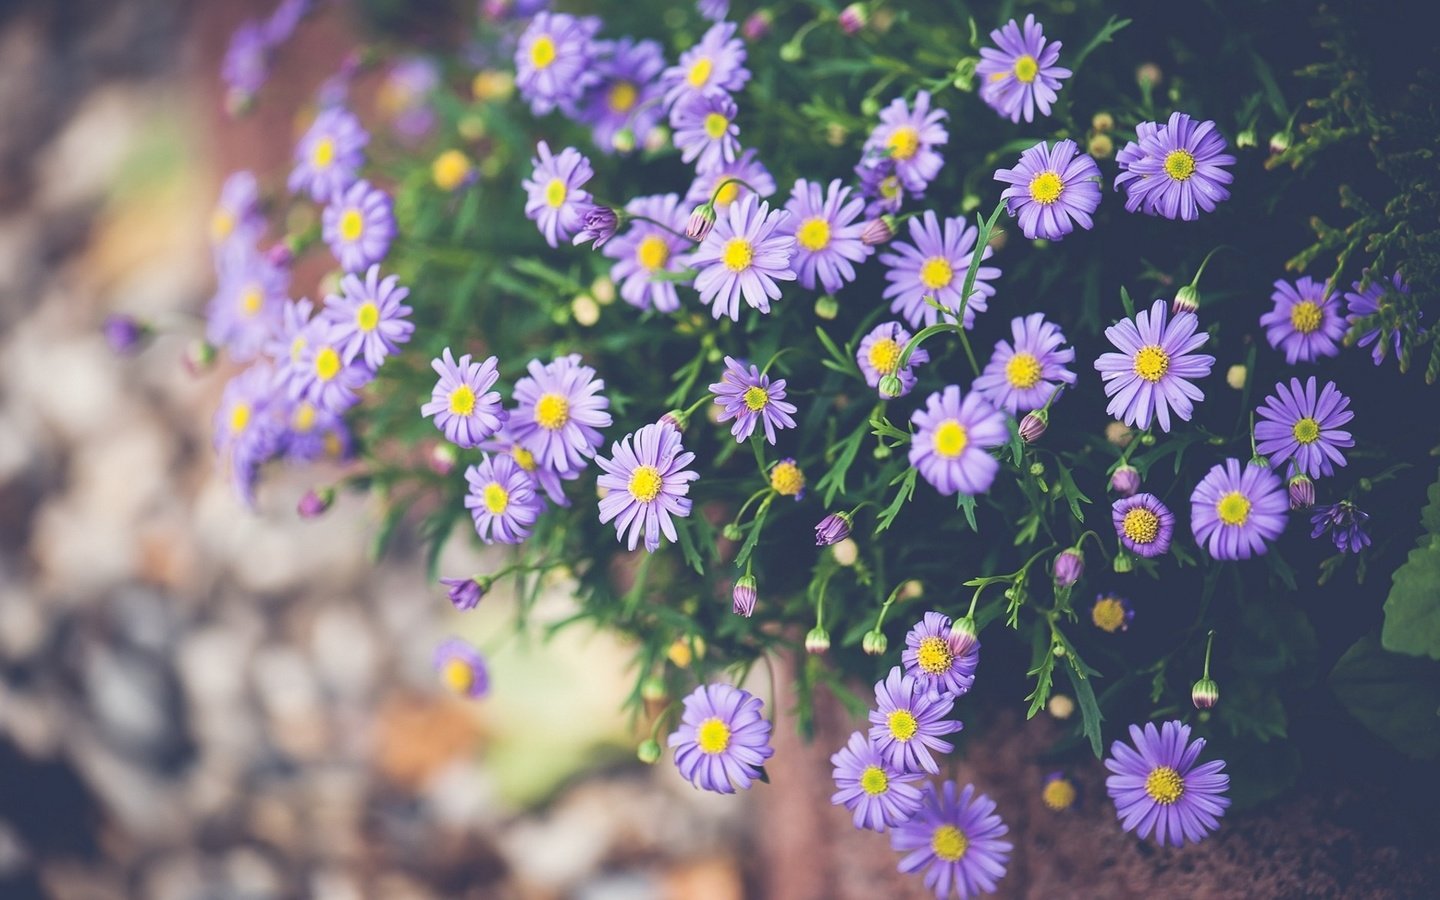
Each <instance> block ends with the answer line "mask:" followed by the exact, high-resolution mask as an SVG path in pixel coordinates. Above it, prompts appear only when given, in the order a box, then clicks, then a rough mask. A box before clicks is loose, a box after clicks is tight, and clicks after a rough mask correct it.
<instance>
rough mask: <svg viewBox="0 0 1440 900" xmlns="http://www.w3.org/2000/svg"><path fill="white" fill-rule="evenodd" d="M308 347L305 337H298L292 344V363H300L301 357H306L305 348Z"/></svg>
mask: <svg viewBox="0 0 1440 900" xmlns="http://www.w3.org/2000/svg"><path fill="white" fill-rule="evenodd" d="M306 346H308V345H307V344H306V342H305V337H304V336H303V335H300V336H297V337H296V338H295V340H293V341H291V342H290V361H291V362H297V363H298V362H299V361H300V357H302V356H304V355H305V347H306Z"/></svg>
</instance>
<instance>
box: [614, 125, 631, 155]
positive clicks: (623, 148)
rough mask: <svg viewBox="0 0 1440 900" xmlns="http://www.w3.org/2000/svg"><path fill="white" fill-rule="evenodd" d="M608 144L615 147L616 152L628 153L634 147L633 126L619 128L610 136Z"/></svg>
mask: <svg viewBox="0 0 1440 900" xmlns="http://www.w3.org/2000/svg"><path fill="white" fill-rule="evenodd" d="M610 146H611V147H614V148H615V152H616V153H629V152H630V151H632V150H634V149H635V130H634V129H633V128H621V129H620V130H619V131H617V132H615V134H614V135H613V136H612V137H611V138H610Z"/></svg>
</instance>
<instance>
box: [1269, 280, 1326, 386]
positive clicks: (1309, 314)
mask: <svg viewBox="0 0 1440 900" xmlns="http://www.w3.org/2000/svg"><path fill="white" fill-rule="evenodd" d="M1270 299H1271V300H1274V301H1275V309H1273V310H1272V311H1270V312H1268V313H1265V315H1263V316H1261V317H1260V324H1261V325H1263V326H1264V327H1265V339H1266V340H1268V341H1269V342H1270V346H1272V347H1274V348H1275V349H1277V350H1284V351H1285V361H1286V362H1287V363H1290V364H1291V365H1294V364H1295V363H1297V362H1315V360H1317V359H1319V358H1320V357H1322V356H1337V355H1339V353H1340V340H1341V339H1342V338H1343V337H1345V319H1344V317H1342V316H1341V315H1340V301H1339V300H1338V299H1337V298H1336V296H1335V295H1334V294H1333V293H1331V292H1329V291H1327V290H1326V289H1325V285H1324V284H1322V283H1321V282H1318V281H1316V280H1315V279H1313V278H1309V277H1306V278H1301V279H1300V280H1299V281H1297V282H1295V283H1294V284H1293V285H1292V284H1291V283H1290V282H1288V281H1286V280H1284V279H1283V278H1282V279H1277V280H1276V281H1275V293H1273V294H1271V295H1270Z"/></svg>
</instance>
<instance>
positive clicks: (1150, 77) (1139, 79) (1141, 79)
mask: <svg viewBox="0 0 1440 900" xmlns="http://www.w3.org/2000/svg"><path fill="white" fill-rule="evenodd" d="M1164 77H1165V73H1164V72H1162V71H1161V70H1160V67H1159V66H1157V65H1155V64H1154V63H1148V62H1147V63H1143V64H1142V65H1140V66H1139V67H1138V68H1136V69H1135V83H1136V84H1138V85H1140V86H1141V87H1142V88H1144V87H1149V88H1153V87H1155V86H1157V85H1159V84H1160V81H1161V80H1162V79H1163V78H1164Z"/></svg>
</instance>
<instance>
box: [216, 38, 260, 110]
mask: <svg viewBox="0 0 1440 900" xmlns="http://www.w3.org/2000/svg"><path fill="white" fill-rule="evenodd" d="M270 51H271V47H270V42H269V41H267V40H266V39H265V28H264V26H263V25H261V23H260V22H258V21H256V20H254V19H250V20H248V21H245V22H242V23H241V24H240V26H239V27H238V28H236V29H235V31H234V32H232V33H231V35H230V43H229V44H228V45H227V46H226V48H225V56H224V58H223V59H221V61H220V78H221V80H222V81H224V82H225V87H226V88H227V95H228V96H227V100H228V101H229V104H230V106H231V111H232V112H234V111H235V110H236V108H240V109H243V108H244V107H245V106H246V105H248V104H249V103H250V101H251V100H253V99H254V98H255V95H256V94H258V93H259V92H260V88H262V87H264V86H265V80H266V79H267V78H269V76H270Z"/></svg>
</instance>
